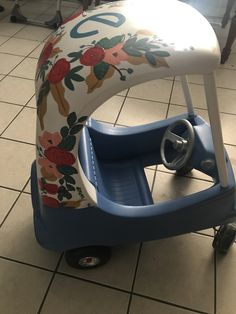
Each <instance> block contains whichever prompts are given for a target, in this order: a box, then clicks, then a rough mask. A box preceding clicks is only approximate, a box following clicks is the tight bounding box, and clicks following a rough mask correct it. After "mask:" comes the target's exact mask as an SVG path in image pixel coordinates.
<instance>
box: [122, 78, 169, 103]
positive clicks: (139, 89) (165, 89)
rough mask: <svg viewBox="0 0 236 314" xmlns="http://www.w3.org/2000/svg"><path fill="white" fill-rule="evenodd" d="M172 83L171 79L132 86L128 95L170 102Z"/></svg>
mask: <svg viewBox="0 0 236 314" xmlns="http://www.w3.org/2000/svg"><path fill="white" fill-rule="evenodd" d="M172 84H173V83H172V81H169V80H155V81H150V82H147V83H143V84H140V85H136V86H134V87H132V88H130V90H129V93H128V96H129V97H134V98H141V99H148V100H153V101H161V102H166V103H168V102H169V98H170V91H171V88H172Z"/></svg>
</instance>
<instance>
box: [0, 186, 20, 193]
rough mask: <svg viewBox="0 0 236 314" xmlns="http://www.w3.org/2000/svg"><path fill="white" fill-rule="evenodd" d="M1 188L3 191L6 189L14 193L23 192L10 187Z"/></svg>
mask: <svg viewBox="0 0 236 314" xmlns="http://www.w3.org/2000/svg"><path fill="white" fill-rule="evenodd" d="M0 188H1V189H6V190H10V191H14V192H19V193H20V192H21V190H17V189H14V188H10V187H8V186H4V185H0Z"/></svg>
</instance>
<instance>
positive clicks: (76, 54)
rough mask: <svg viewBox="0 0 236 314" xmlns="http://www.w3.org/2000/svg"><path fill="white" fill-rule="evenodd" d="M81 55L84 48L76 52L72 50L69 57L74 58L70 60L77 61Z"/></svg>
mask: <svg viewBox="0 0 236 314" xmlns="http://www.w3.org/2000/svg"><path fill="white" fill-rule="evenodd" d="M81 56H82V50H80V51H76V52H71V53H69V54H68V57H69V58H72V59H71V60H70V62H75V61H77V60H79V59H80V57H81Z"/></svg>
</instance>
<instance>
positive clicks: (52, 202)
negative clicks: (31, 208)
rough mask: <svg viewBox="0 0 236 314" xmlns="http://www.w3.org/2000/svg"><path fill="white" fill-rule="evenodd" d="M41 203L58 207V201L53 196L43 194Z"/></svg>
mask: <svg viewBox="0 0 236 314" xmlns="http://www.w3.org/2000/svg"><path fill="white" fill-rule="evenodd" d="M42 201H43V204H44V205H46V206H48V207H52V208H58V207H59V206H60V203H59V202H58V200H56V199H55V198H52V197H49V196H46V195H43V196H42Z"/></svg>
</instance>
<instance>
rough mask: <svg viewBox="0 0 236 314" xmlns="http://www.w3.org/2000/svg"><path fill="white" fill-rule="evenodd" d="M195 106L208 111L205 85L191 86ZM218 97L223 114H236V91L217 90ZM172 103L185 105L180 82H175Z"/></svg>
mask: <svg viewBox="0 0 236 314" xmlns="http://www.w3.org/2000/svg"><path fill="white" fill-rule="evenodd" d="M189 87H190V91H191V95H192V100H193V106H194V107H195V108H203V109H206V108H207V105H206V98H205V91H204V87H203V85H197V84H191V83H190V84H189ZM217 95H218V101H219V107H220V111H221V112H225V113H233V114H236V106H235V99H236V90H233V89H226V88H220V87H218V88H217ZM171 103H172V104H177V105H185V99H184V94H183V90H182V86H181V83H180V82H179V81H176V82H175V85H174V89H173V93H172V97H171Z"/></svg>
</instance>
